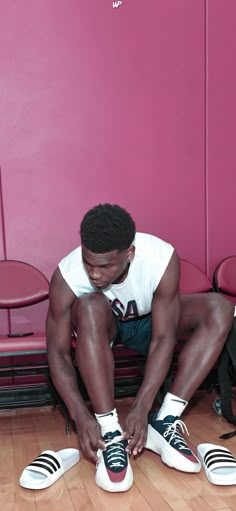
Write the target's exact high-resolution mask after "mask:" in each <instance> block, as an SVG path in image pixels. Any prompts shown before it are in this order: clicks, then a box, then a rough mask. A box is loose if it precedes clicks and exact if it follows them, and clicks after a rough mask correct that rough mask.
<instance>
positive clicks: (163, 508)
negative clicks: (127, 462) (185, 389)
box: [0, 392, 236, 511]
mask: <svg viewBox="0 0 236 511" xmlns="http://www.w3.org/2000/svg"><path fill="white" fill-rule="evenodd" d="M213 397H214V396H213V395H208V394H206V393H204V392H199V393H198V394H197V395H196V397H195V398H194V400H193V401H192V403H191V405H189V406H188V408H187V411H186V412H185V416H184V420H185V423H186V425H187V427H188V429H189V432H190V437H189V443H190V445H191V446H192V447H193V448H194V450H195V448H196V446H197V445H198V444H199V443H201V442H210V443H215V444H218V445H224V446H226V447H228V448H229V449H230V450H231V451H232V452H233V454H234V455H235V456H236V437H233V438H232V439H230V440H220V439H219V435H220V434H221V433H222V432H227V431H230V430H233V429H234V428H233V427H231V426H230V425H229V424H228V423H226V421H225V420H224V419H222V418H221V417H217V416H216V415H215V413H214V411H213V410H212V401H213ZM130 403H131V399H126V400H123V401H118V402H117V403H116V405H117V409H118V411H119V414H120V416H121V418H123V417H124V416H125V414H126V412H127V410H128V409H129V406H130ZM121 422H122V420H121ZM77 446H78V444H77V437H76V435H75V434H74V433H72V434H71V436H66V435H65V429H64V419H63V417H62V415H61V413H60V411H59V410H56V411H53V410H52V409H51V408H50V407H44V408H43V407H42V408H25V409H18V410H8V411H7V410H1V411H0V460H1V463H0V510H1V511H49V510H50V511H74V510H76V511H92V510H96V511H104V510H107V511H108V510H109V511H110V510H112V511H121V510H122V511H127V510H133V511H150V510H158V511H167V510H174V511H190V510H193V511H198V510H199V511H211V510H217V511H226V510H227V511H228V510H236V485H235V486H228V487H223V486H215V485H212V484H211V483H209V482H208V480H207V478H206V476H205V473H204V471H203V469H202V470H201V472H200V473H199V474H185V473H182V472H178V471H176V470H174V469H170V468H169V467H167V466H165V465H164V464H163V463H162V462H161V460H160V457H159V456H158V455H156V454H154V453H152V452H150V451H147V450H145V451H144V452H143V453H142V454H141V455H140V456H139V457H138V458H136V459H133V458H131V463H132V467H133V472H134V484H133V486H132V488H131V489H130V490H129V491H128V492H126V493H123V494H110V493H107V492H105V491H103V490H101V489H100V488H98V487H97V486H96V484H95V481H94V475H95V469H94V465H93V464H92V463H90V462H89V461H87V460H85V459H84V458H83V456H81V460H80V462H79V463H78V464H77V465H76V466H74V467H73V468H72V469H71V470H70V471H68V472H67V473H66V474H65V476H64V477H62V478H61V479H60V480H58V481H57V482H56V483H55V484H54V485H52V486H51V487H50V488H48V489H46V490H38V491H33V490H26V489H23V488H21V487H20V486H19V485H18V479H19V476H20V474H21V472H22V470H23V468H24V467H25V466H26V465H27V464H28V463H29V462H30V461H32V459H34V458H35V457H36V456H37V455H38V454H39V453H40V452H41V451H43V450H44V449H53V450H56V451H57V450H60V449H63V448H65V447H77Z"/></svg>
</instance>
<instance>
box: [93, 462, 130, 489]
mask: <svg viewBox="0 0 236 511" xmlns="http://www.w3.org/2000/svg"><path fill="white" fill-rule="evenodd" d="M95 482H96V484H97V485H98V486H99V488H102V489H103V490H105V491H109V492H112V493H116V492H123V491H127V490H129V489H130V488H131V486H132V484H133V471H132V468H131V465H130V462H128V466H127V470H126V474H125V477H124V479H123V481H120V482H118V483H113V482H112V481H111V480H110V478H109V476H108V474H107V470H106V466H105V463H104V461H103V460H101V461H100V463H99V465H98V468H97V471H96V477H95Z"/></svg>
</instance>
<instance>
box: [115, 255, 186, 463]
mask: <svg viewBox="0 0 236 511" xmlns="http://www.w3.org/2000/svg"><path fill="white" fill-rule="evenodd" d="M179 277H180V264H179V259H178V256H177V254H176V252H174V253H173V255H172V257H171V260H170V262H169V264H168V266H167V269H166V271H165V273H164V275H163V277H162V279H161V281H160V283H159V285H158V288H157V289H156V291H155V293H154V295H153V301H152V340H151V343H150V347H149V353H148V357H147V361H146V365H145V373H144V378H143V382H142V385H141V387H140V389H139V391H138V394H137V396H136V398H135V400H134V404H133V407H132V410H131V412H130V414H129V415H128V417H127V419H126V423H125V429H126V431H127V430H128V433H130V434H131V435H132V436H133V439H132V440H131V442H130V444H129V448H130V451H131V452H132V450H133V452H134V454H136V453H137V452H138V451H139V450H140V449H141V448H142V447H143V445H144V443H145V438H146V430H147V415H148V412H149V411H150V409H151V407H152V404H153V401H154V398H155V396H156V393H157V392H158V390H159V389H160V387H161V385H162V383H163V381H164V379H165V377H166V375H167V373H168V370H169V367H170V364H171V361H172V357H173V351H174V346H175V342H176V331H177V326H178V321H179V314H180V298H179Z"/></svg>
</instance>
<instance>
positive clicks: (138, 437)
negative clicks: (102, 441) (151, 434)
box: [126, 432, 146, 456]
mask: <svg viewBox="0 0 236 511" xmlns="http://www.w3.org/2000/svg"><path fill="white" fill-rule="evenodd" d="M145 442H146V435H145V434H144V433H140V432H139V433H138V432H137V433H135V434H134V436H133V438H131V440H130V442H129V444H128V446H127V448H126V451H127V452H129V453H130V454H133V455H134V456H136V455H137V454H138V453H140V452H141V451H142V450H143V448H144V445H145Z"/></svg>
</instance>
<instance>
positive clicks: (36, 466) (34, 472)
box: [19, 448, 80, 490]
mask: <svg viewBox="0 0 236 511" xmlns="http://www.w3.org/2000/svg"><path fill="white" fill-rule="evenodd" d="M79 459H80V454H79V451H78V449H72V448H70V449H62V450H61V451H57V452H55V451H50V450H47V451H43V452H42V453H41V454H39V456H37V458H36V459H35V460H33V461H32V463H30V464H29V465H28V466H27V467H26V468H25V469H24V470H23V472H22V474H21V476H20V479H19V484H20V486H22V487H23V488H28V489H30V490H40V489H44V488H48V487H49V486H51V485H52V484H53V483H55V482H56V481H57V480H58V479H59V477H61V476H62V475H63V474H64V473H65V472H66V471H67V470H69V469H70V468H71V467H73V465H75V464H76V463H78V461H79Z"/></svg>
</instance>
